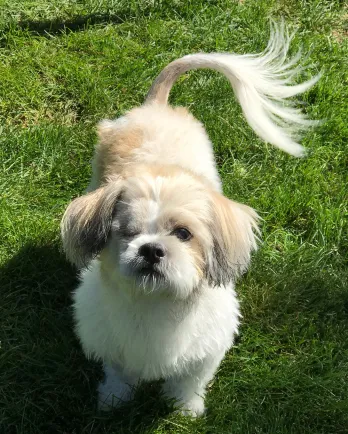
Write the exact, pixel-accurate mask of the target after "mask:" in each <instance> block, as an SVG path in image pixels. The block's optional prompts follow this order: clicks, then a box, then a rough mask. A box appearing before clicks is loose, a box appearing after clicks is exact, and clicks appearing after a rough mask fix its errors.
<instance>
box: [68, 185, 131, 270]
mask: <svg viewBox="0 0 348 434" xmlns="http://www.w3.org/2000/svg"><path fill="white" fill-rule="evenodd" d="M122 181H123V180H122V178H117V179H115V180H113V181H111V182H108V183H107V184H105V185H104V186H103V187H100V188H98V189H97V190H94V191H93V192H91V193H88V194H85V195H84V196H81V197H78V198H77V199H75V200H73V201H72V202H71V203H70V205H69V206H68V208H67V210H66V211H65V214H64V216H63V219H62V222H61V226H60V227H61V235H62V240H63V246H64V250H65V253H66V256H67V258H68V259H69V260H70V262H72V263H73V264H75V265H76V266H77V267H84V266H87V265H88V263H89V262H90V260H91V259H93V258H94V257H95V256H97V255H98V253H99V252H100V251H101V250H102V249H103V248H104V246H105V244H106V242H107V239H108V236H109V233H110V230H111V225H112V220H113V217H114V214H115V207H116V202H117V199H118V197H119V196H120V194H121V189H122V185H123V182H122Z"/></svg>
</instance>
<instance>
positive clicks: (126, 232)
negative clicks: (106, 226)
mask: <svg viewBox="0 0 348 434" xmlns="http://www.w3.org/2000/svg"><path fill="white" fill-rule="evenodd" d="M120 232H121V234H122V236H124V237H125V238H135V237H136V236H137V235H139V234H140V231H138V230H135V229H131V228H123V229H121V230H120Z"/></svg>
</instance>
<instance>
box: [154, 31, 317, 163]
mask: <svg viewBox="0 0 348 434" xmlns="http://www.w3.org/2000/svg"><path fill="white" fill-rule="evenodd" d="M292 37H293V35H291V36H289V33H288V31H287V30H286V29H284V25H283V24H281V25H280V26H276V25H274V24H273V25H272V26H271V36H270V40H269V43H268V46H267V48H266V50H265V51H264V52H263V53H261V54H254V55H250V54H245V55H236V54H225V53H210V54H204V53H202V54H190V55H188V56H184V57H182V58H181V59H178V60H175V61H174V62H171V63H170V64H169V65H168V66H167V67H166V68H164V69H163V71H162V72H161V73H160V74H159V76H158V77H157V78H156V80H155V81H154V83H153V85H152V87H151V89H150V91H149V93H148V95H147V98H146V103H150V102H156V103H158V104H167V100H168V96H169V92H170V90H171V88H172V86H173V85H174V83H175V81H176V80H177V79H178V77H179V76H180V75H182V74H184V73H185V72H186V71H189V70H191V69H199V68H209V69H214V70H216V71H219V72H221V73H222V74H224V75H225V76H226V77H227V78H228V79H229V81H230V83H231V85H232V87H233V89H234V92H235V94H236V97H237V99H238V101H239V103H240V105H241V107H242V109H243V112H244V115H245V117H246V119H247V121H248V123H249V125H250V126H251V127H252V128H253V129H254V131H255V132H256V133H257V134H258V135H259V136H260V137H261V138H262V139H263V140H265V141H266V142H269V143H272V144H273V145H275V146H277V147H278V148H280V149H282V150H283V151H285V152H288V153H289V154H291V155H294V156H297V157H299V156H303V155H305V150H304V148H303V147H302V146H301V145H299V144H298V143H296V141H295V140H296V138H295V137H296V135H297V133H299V132H300V130H302V129H304V128H305V127H308V126H310V125H313V124H314V123H315V122H314V121H310V120H308V119H306V117H305V115H304V114H303V113H302V112H301V111H300V110H299V109H297V108H295V107H294V106H293V104H291V102H289V101H288V100H287V98H289V97H292V96H294V95H297V94H300V93H302V92H304V91H306V90H307V89H309V88H310V87H311V86H313V85H314V83H316V82H317V81H318V79H319V78H320V74H319V75H317V76H315V77H313V78H312V79H310V80H308V81H305V82H303V83H301V84H295V85H291V82H292V79H293V77H294V75H295V74H297V73H298V72H300V71H301V70H302V68H301V67H300V66H298V62H299V60H300V57H301V55H300V52H298V53H297V55H296V56H294V57H293V58H292V59H291V60H290V61H286V56H287V52H288V49H289V44H290V42H291V39H292Z"/></svg>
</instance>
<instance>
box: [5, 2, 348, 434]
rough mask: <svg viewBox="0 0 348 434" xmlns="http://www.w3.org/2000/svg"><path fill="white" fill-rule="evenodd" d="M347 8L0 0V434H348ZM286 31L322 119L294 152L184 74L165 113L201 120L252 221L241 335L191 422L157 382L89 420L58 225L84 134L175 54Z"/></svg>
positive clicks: (199, 77) (87, 153)
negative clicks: (256, 226)
mask: <svg viewBox="0 0 348 434" xmlns="http://www.w3.org/2000/svg"><path fill="white" fill-rule="evenodd" d="M347 13H348V10H347V9H346V8H345V6H344V1H339V0H336V1H329V0H320V1H319V0H245V1H239V2H238V1H233V0H208V1H203V0H174V1H169V0H163V1H159V2H153V1H150V0H148V1H146V0H141V1H135V0H129V1H126V0H120V1H113V0H109V1H106V0H88V1H84V2H77V1H73V0H60V1H58V0H52V1H48V0H46V1H43V0H37V1H29V0H27V1H25V0H5V1H2V2H1V6H0V128H1V134H0V163H1V170H0V240H1V242H0V294H1V299H0V300H1V301H0V340H1V345H0V433H1V434H17V433H23V434H41V433H49V434H50V433H52V434H54V433H61V434H63V433H64V434H79V433H86V434H87V433H93V434H94V433H95V434H97V433H115V434H123V433H127V434H128V433H129V434H142V433H151V434H155V433H156V434H159V433H199V434H201V433H207V434H208V433H209V434H215V433H216V434H225V433H226V434H227V433H240V434H248V433H250V434H254V433H265V434H266V433H267V434H283V433H292V434H305V433H310V434H317V433H318V434H319V433H321V434H343V433H348V285H347V280H348V279H347V277H348V271H347V233H348V231H347V224H346V223H347V220H345V218H346V217H347V180H348V176H347V174H348V161H347V154H348V151H347V143H348V122H347V118H348V65H347V58H348V37H347V34H348V22H347V16H348V15H347ZM280 16H283V17H284V18H285V20H286V22H287V23H288V24H289V25H290V27H291V28H297V29H298V31H297V34H296V36H295V38H294V41H293V49H294V52H295V51H296V49H298V48H299V47H300V46H302V47H303V51H304V53H308V56H307V57H306V58H305V59H304V63H305V65H306V66H308V68H307V69H306V70H305V71H304V72H302V73H301V77H300V78H302V79H303V78H308V77H310V76H312V75H313V74H316V73H318V72H319V71H323V72H324V74H323V77H322V78H321V80H320V82H319V83H318V84H317V85H316V86H315V87H314V88H313V89H312V90H311V91H309V92H307V93H306V94H305V95H303V96H301V99H300V101H301V104H303V108H304V110H305V111H306V112H307V113H308V115H309V116H310V117H312V118H315V119H321V120H322V123H321V124H320V125H319V126H318V127H316V128H315V129H312V130H311V131H309V132H307V134H306V135H305V136H304V138H303V142H302V143H303V144H304V145H305V146H306V147H307V148H308V149H310V151H311V152H310V154H309V156H308V157H307V158H305V159H295V158H293V157H290V156H288V155H285V154H284V153H282V152H281V151H279V150H276V149H274V148H272V147H271V146H270V145H266V144H264V143H263V142H262V141H261V140H259V139H258V138H257V137H256V136H255V134H254V133H253V132H252V131H251V129H250V128H249V127H248V126H247V124H246V122H245V120H244V118H243V116H242V114H241V110H240V108H239V107H238V105H237V103H236V102H235V100H234V98H233V93H232V90H231V89H230V86H229V83H228V82H227V81H226V80H225V79H224V78H223V77H221V76H220V75H219V74H217V73H214V72H209V71H198V72H193V73H188V74H186V75H185V76H183V77H182V78H181V79H180V81H179V84H178V85H176V86H175V88H174V89H173V92H172V94H171V102H172V103H173V104H175V105H185V106H187V107H189V108H190V110H191V111H192V112H193V113H194V115H195V116H196V117H197V118H198V119H200V120H202V121H203V122H204V124H205V125H206V128H207V130H208V133H209V135H210V137H211V139H212V141H213V143H214V150H215V154H216V158H217V161H218V164H219V170H220V173H221V176H222V179H223V182H224V191H225V194H226V195H227V196H228V197H230V198H233V199H235V200H238V201H241V202H243V203H246V204H248V205H250V206H252V207H254V208H255V209H256V210H258V212H259V213H260V215H261V216H262V217H263V219H264V220H263V223H262V242H261V243H260V248H259V250H258V252H257V253H256V254H255V255H254V259H253V262H252V266H251V268H250V270H249V271H248V273H247V274H246V275H245V276H244V277H243V278H242V279H241V280H240V282H239V284H238V286H237V291H238V294H239V297H240V299H241V305H242V312H243V325H242V327H241V330H240V336H239V337H238V339H237V341H236V345H235V347H234V348H233V349H232V350H231V351H230V352H229V353H228V354H227V356H226V358H225V359H224V361H223V363H222V365H221V366H220V369H219V371H218V373H217V375H216V377H215V379H214V382H213V383H212V384H211V387H210V389H209V393H208V395H207V406H208V412H207V414H206V416H205V417H203V418H201V419H197V420H193V419H190V418H186V417H183V416H179V415H178V414H173V413H172V412H170V409H171V407H172V403H168V402H165V401H164V400H163V399H162V398H161V396H160V394H159V392H158V390H157V388H156V385H145V386H144V387H143V388H139V390H138V391H137V394H136V399H135V400H134V402H132V403H130V404H128V405H126V406H125V407H124V408H122V409H120V410H117V411H115V412H114V413H111V414H98V413H97V412H96V410H95V404H96V392H95V387H96V383H97V381H98V380H99V378H100V376H101V369H100V365H98V364H97V363H96V362H93V361H89V360H86V358H85V357H84V355H83V353H82V351H81V348H80V345H79V343H78V341H77V339H76V338H75V336H74V334H73V324H72V312H71V300H70V294H71V291H72V290H73V288H74V287H75V286H76V283H77V279H76V270H74V269H73V268H72V267H71V266H69V265H68V263H67V262H66V260H65V258H64V255H63V254H62V251H61V244H60V239H59V222H60V219H61V216H62V214H63V212H64V209H65V207H66V206H67V204H68V203H69V201H70V200H71V199H72V198H74V197H76V196H78V195H79V194H81V193H82V192H83V190H84V188H85V187H86V185H87V183H88V178H89V176H90V166H89V161H90V159H91V156H92V153H93V146H94V144H95V142H96V133H95V125H96V123H97V122H98V121H99V120H100V119H102V118H104V117H111V118H113V117H117V116H119V115H120V114H122V113H124V112H125V111H126V110H128V109H130V108H132V107H134V106H136V105H139V104H141V103H142V102H143V100H144V96H145V95H146V92H147V90H148V89H149V87H150V85H151V81H152V80H153V79H154V78H155V76H156V75H157V73H159V71H160V70H161V69H162V68H163V67H164V66H165V65H166V64H167V63H168V62H169V61H171V60H174V59H175V58H177V57H180V56H182V55H184V54H188V53H192V52H199V51H207V52H209V51H232V52H238V53H248V52H260V51H262V50H263V48H264V47H265V45H266V44H267V40H268V36H269V21H268V19H269V17H273V18H277V17H280Z"/></svg>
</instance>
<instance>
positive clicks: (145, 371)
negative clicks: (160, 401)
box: [74, 275, 239, 380]
mask: <svg viewBox="0 0 348 434" xmlns="http://www.w3.org/2000/svg"><path fill="white" fill-rule="evenodd" d="M96 284H97V282H96V281H93V279H86V275H85V278H84V281H83V282H82V284H81V285H80V287H79V288H78V289H77V291H76V293H75V297H74V298H75V318H76V322H77V332H78V335H79V337H80V339H81V342H82V344H83V347H84V349H85V351H86V352H87V353H89V354H93V355H95V356H97V357H99V358H101V359H103V360H104V361H105V362H107V363H115V364H117V365H120V366H122V368H123V369H124V370H125V371H126V372H127V373H128V374H131V375H135V376H138V377H139V378H143V379H148V380H152V379H158V378H161V377H167V376H170V375H173V374H175V373H177V372H182V371H184V370H185V369H186V368H187V367H188V365H189V364H191V363H195V362H197V361H198V360H202V359H204V358H205V357H206V356H207V355H209V354H212V353H214V352H216V351H221V350H227V349H228V348H229V347H230V346H231V344H232V341H233V335H234V334H235V333H236V332H237V326H238V314H239V311H238V302H237V300H236V298H235V296H234V294H233V292H232V291H228V290H225V291H221V293H219V292H218V291H219V290H216V288H214V289H211V290H212V291H215V292H212V294H211V295H208V296H205V297H204V296H203V298H202V299H200V300H199V301H196V302H194V303H190V304H189V303H187V304H185V303H182V304H175V303H173V301H170V299H168V298H165V297H162V298H161V297H158V298H156V297H149V298H148V299H145V300H144V299H136V300H134V299H133V300H132V299H130V298H127V297H122V296H120V294H117V293H116V292H112V291H109V290H108V289H105V288H100V285H101V282H100V281H99V282H98V285H99V287H98V286H97V285H96Z"/></svg>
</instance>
